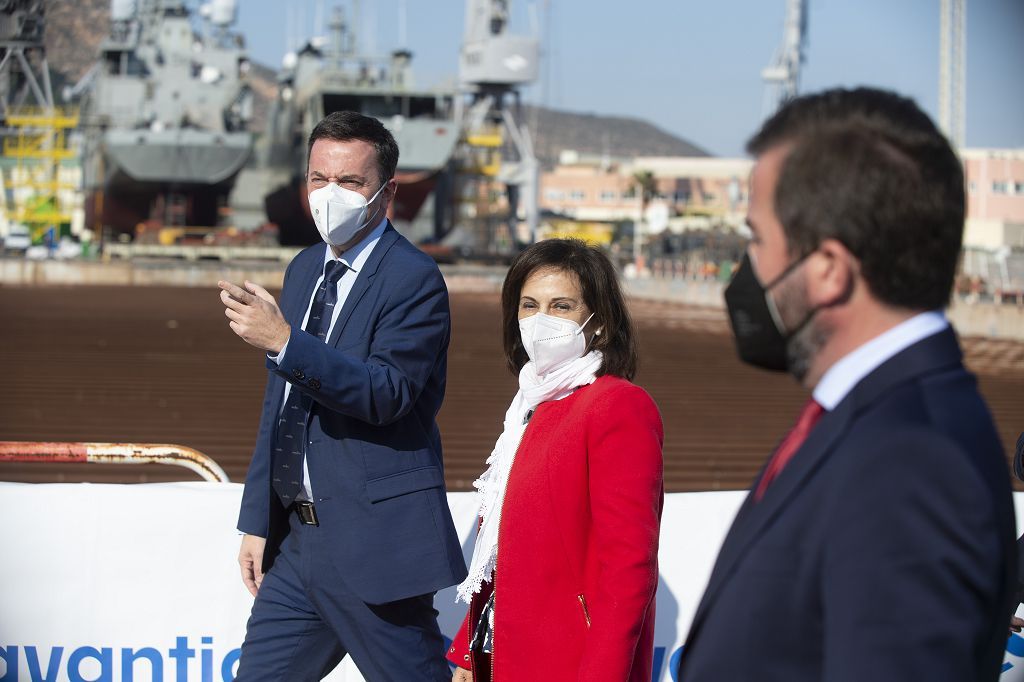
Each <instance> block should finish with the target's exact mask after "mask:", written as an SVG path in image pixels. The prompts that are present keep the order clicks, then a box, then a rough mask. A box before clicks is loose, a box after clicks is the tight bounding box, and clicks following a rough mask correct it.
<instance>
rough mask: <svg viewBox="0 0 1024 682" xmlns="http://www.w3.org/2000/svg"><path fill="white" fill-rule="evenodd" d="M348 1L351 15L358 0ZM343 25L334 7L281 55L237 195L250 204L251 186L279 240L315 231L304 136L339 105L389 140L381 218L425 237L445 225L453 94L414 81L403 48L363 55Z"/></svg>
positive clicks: (300, 238)
mask: <svg viewBox="0 0 1024 682" xmlns="http://www.w3.org/2000/svg"><path fill="white" fill-rule="evenodd" d="M351 7H352V12H351V14H352V15H354V16H358V15H359V3H358V2H353V3H351ZM352 24H353V22H351V21H350V20H349V19H348V16H347V15H346V12H345V9H344V7H340V6H339V7H335V8H333V12H332V15H331V17H330V19H329V21H328V24H327V28H328V29H329V33H328V35H327V36H315V37H313V38H311V39H310V40H309V41H308V42H306V43H305V44H304V45H303V46H302V47H301V48H300V49H299V50H298V51H297V52H295V53H290V54H289V55H286V57H285V63H284V67H283V69H282V71H281V73H280V76H279V83H278V94H277V97H276V99H275V100H274V101H273V103H272V104H271V108H270V112H269V114H268V120H267V134H266V136H265V137H266V140H265V142H266V143H265V146H264V145H263V144H262V143H261V146H260V148H259V149H258V151H257V158H258V164H257V165H258V167H257V168H255V169H252V170H247V171H246V176H245V182H243V183H240V187H239V192H249V193H250V194H249V196H248V197H244V196H239V197H238V199H237V202H238V203H239V204H242V203H244V204H246V205H248V206H252V205H253V203H254V197H253V196H252V193H253V192H256V193H258V194H259V196H261V197H265V199H264V202H263V203H264V204H265V208H266V217H267V219H268V220H269V221H270V222H272V223H274V224H276V225H278V226H279V228H280V235H281V243H282V244H303V243H307V244H308V243H313V242H315V241H317V240H319V238H320V237H319V235H318V234H317V232H316V228H315V227H314V226H313V221H312V218H311V217H310V213H309V205H308V199H307V192H306V187H305V171H306V140H307V139H308V137H309V134H310V133H311V132H312V130H313V127H314V126H315V125H316V124H317V123H318V122H319V121H320V120H321V119H322V118H323V117H324V116H326V115H327V114H330V113H332V112H334V111H341V110H349V111H357V112H359V113H362V114H365V115H367V116H373V117H376V118H378V119H380V121H381V122H382V123H383V124H384V125H385V126H386V127H387V128H388V130H390V131H391V133H392V134H393V135H394V137H395V140H396V141H397V143H398V148H399V150H400V156H399V159H398V170H397V174H396V178H395V179H396V180H397V181H398V185H399V190H398V193H397V195H396V197H395V200H394V201H393V202H392V206H391V209H390V211H391V215H390V216H389V217H390V218H391V219H392V221H393V222H394V224H395V226H396V227H397V228H398V229H399V230H401V231H402V232H403V233H405V234H406V235H407V236H409V237H410V238H412V239H413V240H415V241H424V240H428V241H429V240H432V239H434V238H435V237H436V236H437V235H440V234H443V233H445V232H446V231H447V230H448V229H449V227H450V223H451V216H450V201H449V200H448V198H449V196H450V191H451V190H450V185H451V168H450V162H451V159H452V153H453V151H454V149H455V144H456V142H457V141H458V138H459V122H458V121H457V120H456V117H455V101H454V100H455V92H454V90H445V89H438V88H421V87H418V86H417V84H416V82H415V79H414V77H413V71H412V52H410V51H409V50H407V49H405V48H400V49H397V50H395V51H393V52H391V53H390V54H387V55H375V54H371V53H369V52H368V51H366V50H364V49H363V48H362V43H361V42H360V41H359V40H358V39H357V38H358V36H357V32H356V30H354V28H353V25H352Z"/></svg>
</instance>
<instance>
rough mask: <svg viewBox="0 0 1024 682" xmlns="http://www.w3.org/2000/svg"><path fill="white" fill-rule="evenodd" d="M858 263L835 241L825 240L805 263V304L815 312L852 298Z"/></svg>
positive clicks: (858, 274) (858, 267)
mask: <svg viewBox="0 0 1024 682" xmlns="http://www.w3.org/2000/svg"><path fill="white" fill-rule="evenodd" d="M859 276H860V262H859V261H858V260H857V258H856V256H854V255H853V253H851V252H850V250H849V249H847V248H846V246H844V245H843V243H842V242H841V241H839V240H838V239H825V240H823V241H822V242H821V243H820V244H819V245H818V249H817V251H815V252H814V254H812V255H811V256H810V258H809V259H808V263H807V278H808V282H807V284H808V286H807V296H808V299H809V301H808V303H810V305H811V306H812V307H814V308H818V307H823V308H824V307H829V306H834V305H840V304H842V303H845V302H846V301H847V300H849V298H850V296H851V295H852V294H853V290H854V285H855V284H856V280H857V277H859Z"/></svg>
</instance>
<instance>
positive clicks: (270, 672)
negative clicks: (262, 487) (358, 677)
mask: <svg viewBox="0 0 1024 682" xmlns="http://www.w3.org/2000/svg"><path fill="white" fill-rule="evenodd" d="M332 541H334V540H333V538H332V537H331V535H330V531H329V529H325V528H324V527H323V526H322V525H321V526H307V525H303V524H301V523H299V521H298V519H297V517H296V516H295V514H294V513H292V514H291V532H290V533H289V534H288V537H287V538H285V541H284V543H283V544H282V546H281V553H280V554H279V555H278V556H277V558H276V559H275V560H274V565H273V566H272V567H271V569H270V571H269V572H267V574H266V575H265V576H264V578H263V583H262V584H261V585H260V590H259V594H258V595H257V597H256V601H255V602H254V603H253V607H252V615H251V616H250V617H249V623H248V625H247V627H246V633H245V642H244V643H243V644H242V654H241V658H240V659H239V665H238V675H237V677H236V678H235V679H236V680H238V681H239V682H255V681H257V680H260V681H262V680H288V681H289V682H291V681H292V680H295V681H296V682H298V681H302V680H320V679H321V678H323V677H324V676H326V675H327V674H328V673H329V672H330V671H331V670H333V669H334V667H335V666H337V665H338V663H340V662H341V660H342V659H343V658H344V657H345V656H346V655H350V656H352V660H353V662H354V663H355V664H356V666H357V667H358V668H359V671H360V672H361V673H362V674H363V677H365V678H366V680H367V682H389V681H391V680H394V681H395V682H418V681H419V680H423V681H424V682H447V681H449V680H451V672H450V669H449V667H448V664H447V662H446V661H445V659H444V653H445V646H444V640H443V639H442V638H441V631H440V629H439V628H438V626H437V611H436V610H435V609H434V604H433V602H434V595H433V594H425V595H421V596H419V597H412V598H409V599H402V600H400V601H396V602H390V603H387V604H367V603H365V602H363V601H362V600H360V599H359V598H358V597H356V596H355V595H354V594H353V593H352V592H351V590H349V589H348V587H347V586H346V584H345V576H343V575H340V574H339V572H338V571H337V569H335V568H334V567H333V565H332V564H331V563H330V561H329V560H328V559H327V558H326V557H327V554H326V553H325V552H324V551H323V550H324V549H325V548H326V545H327V544H328V543H331V542H332ZM353 551H359V550H358V548H355V549H354V550H353Z"/></svg>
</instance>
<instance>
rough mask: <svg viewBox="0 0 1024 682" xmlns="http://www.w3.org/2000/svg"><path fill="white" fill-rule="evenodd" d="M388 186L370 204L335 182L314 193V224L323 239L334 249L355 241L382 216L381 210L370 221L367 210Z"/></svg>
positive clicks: (310, 197) (362, 197)
mask: <svg viewBox="0 0 1024 682" xmlns="http://www.w3.org/2000/svg"><path fill="white" fill-rule="evenodd" d="M386 185H387V183H384V184H383V185H381V186H380V189H378V190H377V191H376V192H374V194H373V196H372V197H370V199H369V201H367V199H366V197H364V196H363V195H362V194H360V193H359V192H355V191H353V190H350V189H345V188H344V187H340V186H338V185H337V184H336V183H333V182H331V183H328V184H326V185H324V186H323V187H321V188H320V189H315V190H313V191H312V192H310V193H309V210H310V211H312V213H313V222H314V223H316V229H317V230H318V231H319V232H320V237H321V238H323V240H324V241H325V242H327V243H328V244H330V245H331V246H343V245H345V244H348V243H349V242H350V241H352V238H353V237H355V236H356V234H358V233H359V231H360V230H361V229H363V228H364V227H366V226H367V225H368V224H369V223H370V220H373V219H374V217H375V216H376V215H377V213H378V212H379V210H380V207H379V206H378V207H377V208H378V210H377V211H374V215H373V216H371V217H370V218H369V219H367V217H366V208H367V207H368V206H369V205H370V204H371V203H373V200H374V199H376V198H377V195H378V194H380V192H381V190H383V189H384V187H385V186H386Z"/></svg>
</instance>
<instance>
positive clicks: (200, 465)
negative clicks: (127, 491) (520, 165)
mask: <svg viewBox="0 0 1024 682" xmlns="http://www.w3.org/2000/svg"><path fill="white" fill-rule="evenodd" d="M0 462H39V463H58V462H79V463H82V462H86V463H92V464H169V465H172V466H180V467H185V468H186V469H191V470H192V471H194V472H195V473H197V474H199V475H200V476H202V477H203V479H204V480H207V481H215V482H218V483H229V482H230V479H229V478H228V475H227V474H226V473H224V470H223V469H221V468H220V465H219V464H217V463H216V462H215V461H213V460H212V459H211V458H210V457H208V456H207V455H204V454H203V453H201V452H199V451H198V450H195V449H193V448H190V447H186V446H184V445H170V444H164V443H37V442H31V441H0Z"/></svg>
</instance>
